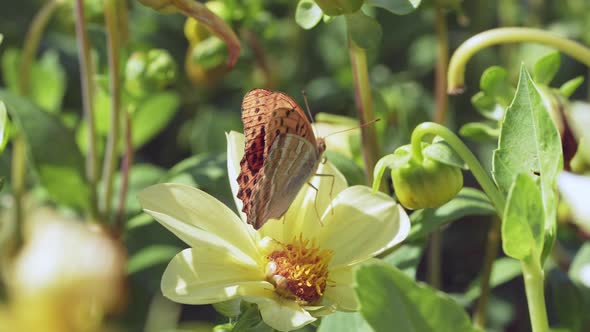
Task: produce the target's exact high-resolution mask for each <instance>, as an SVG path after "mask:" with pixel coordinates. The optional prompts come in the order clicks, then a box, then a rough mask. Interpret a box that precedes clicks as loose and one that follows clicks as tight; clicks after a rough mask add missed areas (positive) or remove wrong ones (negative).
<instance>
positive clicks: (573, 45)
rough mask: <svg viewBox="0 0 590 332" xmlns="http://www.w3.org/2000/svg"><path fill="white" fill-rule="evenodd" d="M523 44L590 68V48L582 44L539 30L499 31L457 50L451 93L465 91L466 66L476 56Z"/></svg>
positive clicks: (452, 64) (484, 34)
mask: <svg viewBox="0 0 590 332" xmlns="http://www.w3.org/2000/svg"><path fill="white" fill-rule="evenodd" d="M520 42H531V43H539V44H543V45H547V46H550V47H554V48H556V49H558V50H559V51H561V52H563V53H565V54H567V55H569V56H570V57H572V58H574V59H576V60H578V61H580V62H582V63H584V64H585V65H586V66H588V67H590V48H587V47H585V46H584V45H582V44H580V43H577V42H575V41H572V40H569V39H567V38H564V37H561V36H558V35H555V34H553V33H550V32H547V31H544V30H540V29H533V28H497V29H492V30H488V31H485V32H482V33H480V34H477V35H475V36H473V37H471V38H469V39H467V40H466V41H465V42H464V43H463V44H462V45H461V46H459V48H458V49H457V50H456V51H455V53H454V54H453V56H452V57H451V62H450V64H449V77H448V92H449V93H451V94H457V93H461V92H462V91H463V88H464V83H465V66H466V64H467V62H468V61H469V59H470V58H471V57H472V56H473V55H474V54H475V53H477V52H478V51H480V50H481V49H484V48H486V47H489V46H492V45H497V44H505V43H520Z"/></svg>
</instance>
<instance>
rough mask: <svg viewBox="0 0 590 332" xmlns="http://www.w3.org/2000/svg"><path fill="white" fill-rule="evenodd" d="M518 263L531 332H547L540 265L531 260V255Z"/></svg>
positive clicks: (536, 260) (547, 325)
mask: <svg viewBox="0 0 590 332" xmlns="http://www.w3.org/2000/svg"><path fill="white" fill-rule="evenodd" d="M520 263H521V266H522V272H523V278H524V287H525V290H526V299H527V303H528V306H529V315H530V319H531V326H532V328H533V332H549V323H548V321H547V312H546V310H545V308H546V306H545V288H544V285H543V269H542V268H541V264H540V263H539V261H538V259H534V258H533V255H530V256H528V257H527V258H525V259H524V260H522V261H521V262H520Z"/></svg>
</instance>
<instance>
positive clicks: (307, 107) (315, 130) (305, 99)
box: [301, 90, 319, 137]
mask: <svg viewBox="0 0 590 332" xmlns="http://www.w3.org/2000/svg"><path fill="white" fill-rule="evenodd" d="M301 94H302V95H303V101H304V102H305V110H306V111H307V115H309V121H311V123H315V120H314V119H313V115H311V110H310V109H309V103H308V102H307V94H306V93H305V90H301ZM313 133H314V135H315V137H319V135H318V133H317V129H316V128H315V127H313Z"/></svg>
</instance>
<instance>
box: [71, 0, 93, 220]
mask: <svg viewBox="0 0 590 332" xmlns="http://www.w3.org/2000/svg"><path fill="white" fill-rule="evenodd" d="M74 16H75V18H76V39H77V41H78V53H79V54H78V62H79V64H80V86H81V90H82V109H83V110H84V118H85V120H86V124H87V125H88V136H87V139H88V153H87V154H86V178H87V180H88V185H89V186H90V211H89V212H90V218H91V220H94V221H96V220H98V189H97V186H98V163H97V157H96V127H95V124H94V110H93V105H94V85H93V83H92V77H93V76H94V74H93V70H92V59H91V57H90V42H89V40H88V34H87V33H86V22H85V21H84V3H83V0H76V2H75V7H74Z"/></svg>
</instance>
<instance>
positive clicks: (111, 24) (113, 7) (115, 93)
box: [102, 0, 121, 220]
mask: <svg viewBox="0 0 590 332" xmlns="http://www.w3.org/2000/svg"><path fill="white" fill-rule="evenodd" d="M117 1H118V0H105V1H104V16H105V23H106V30H107V52H108V61H109V90H110V94H111V122H110V130H109V134H108V137H107V147H106V152H105V158H104V163H103V168H102V179H103V181H104V188H105V189H104V196H103V201H102V203H103V208H102V215H103V218H104V219H105V220H109V219H110V213H111V199H112V197H111V196H112V192H113V177H114V172H115V165H116V162H117V159H118V154H119V151H118V150H119V149H118V147H119V129H120V128H119V127H120V123H119V122H120V117H121V115H120V113H121V87H120V75H119V74H120V69H119V47H120V46H121V43H120V40H119V19H118V16H117V8H118V5H117Z"/></svg>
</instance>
